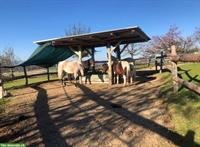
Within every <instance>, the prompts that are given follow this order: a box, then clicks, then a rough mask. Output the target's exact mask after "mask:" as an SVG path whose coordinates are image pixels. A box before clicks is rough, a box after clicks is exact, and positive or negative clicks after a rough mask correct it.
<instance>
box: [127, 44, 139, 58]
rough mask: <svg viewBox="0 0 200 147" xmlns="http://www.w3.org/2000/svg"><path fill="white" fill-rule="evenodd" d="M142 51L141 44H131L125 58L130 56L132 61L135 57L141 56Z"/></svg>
mask: <svg viewBox="0 0 200 147" xmlns="http://www.w3.org/2000/svg"><path fill="white" fill-rule="evenodd" d="M141 50H142V45H141V44H139V43H131V44H130V45H128V47H127V48H126V49H125V50H124V54H123V55H124V56H126V55H129V56H130V57H131V58H132V59H134V56H136V55H139V54H140V52H141Z"/></svg>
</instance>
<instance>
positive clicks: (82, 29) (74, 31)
mask: <svg viewBox="0 0 200 147" xmlns="http://www.w3.org/2000/svg"><path fill="white" fill-rule="evenodd" d="M90 31H91V29H90V27H88V26H85V25H83V24H81V23H78V24H73V25H71V26H69V27H68V28H67V29H66V30H65V35H66V36H71V35H79V34H85V33H90Z"/></svg>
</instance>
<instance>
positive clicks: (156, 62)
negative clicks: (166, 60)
mask: <svg viewBox="0 0 200 147" xmlns="http://www.w3.org/2000/svg"><path fill="white" fill-rule="evenodd" d="M155 67H156V71H158V61H157V58H156V60H155Z"/></svg>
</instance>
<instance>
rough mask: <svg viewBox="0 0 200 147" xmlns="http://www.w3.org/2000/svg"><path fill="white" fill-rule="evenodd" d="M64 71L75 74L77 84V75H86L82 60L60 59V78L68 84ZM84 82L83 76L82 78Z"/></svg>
mask: <svg viewBox="0 0 200 147" xmlns="http://www.w3.org/2000/svg"><path fill="white" fill-rule="evenodd" d="M64 72H65V73H67V74H73V75H74V79H75V81H76V83H75V86H76V84H77V77H78V76H79V75H80V74H81V76H84V67H83V64H82V62H81V61H78V60H75V61H66V60H64V61H60V62H59V63H58V78H59V79H60V80H61V83H62V85H63V84H64V85H66V84H65V83H64V75H65V74H64ZM80 81H81V83H82V78H81V79H80Z"/></svg>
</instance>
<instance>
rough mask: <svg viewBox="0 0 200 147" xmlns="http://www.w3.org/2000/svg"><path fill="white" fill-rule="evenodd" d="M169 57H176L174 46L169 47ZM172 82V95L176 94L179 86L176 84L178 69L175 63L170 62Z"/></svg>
mask: <svg viewBox="0 0 200 147" xmlns="http://www.w3.org/2000/svg"><path fill="white" fill-rule="evenodd" d="M171 55H172V56H176V55H177V53H176V46H175V45H172V46H171ZM172 80H173V87H174V93H176V92H178V88H179V84H178V68H177V63H176V62H172Z"/></svg>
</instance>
